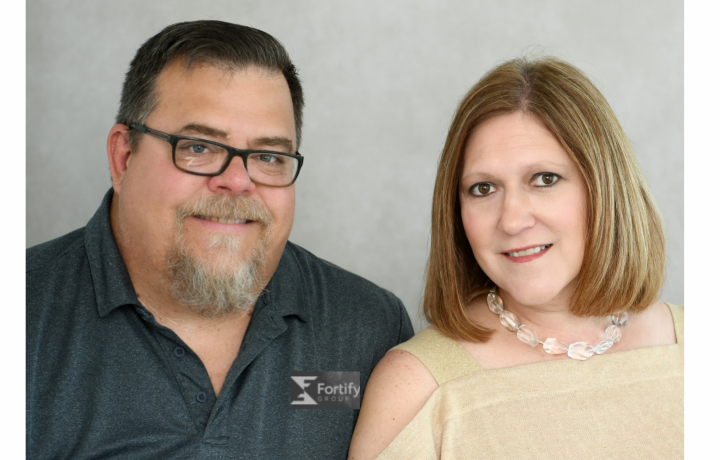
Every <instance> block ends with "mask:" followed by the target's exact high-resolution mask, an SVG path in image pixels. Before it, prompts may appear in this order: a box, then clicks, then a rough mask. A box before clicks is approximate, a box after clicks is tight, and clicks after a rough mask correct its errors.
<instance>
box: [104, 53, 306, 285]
mask: <svg viewBox="0 0 720 460" xmlns="http://www.w3.org/2000/svg"><path fill="white" fill-rule="evenodd" d="M156 95H157V105H156V107H155V109H154V111H153V112H152V114H151V115H150V116H149V117H148V119H147V121H146V123H145V125H146V126H147V127H149V128H152V129H156V130H158V131H162V132H165V133H169V134H174V135H180V136H190V137H198V138H203V139H207V140H212V141H216V142H220V143H223V144H225V145H229V146H232V147H235V148H239V149H261V150H274V151H279V152H285V153H293V152H294V149H295V147H296V139H295V124H294V118H293V107H292V100H291V97H290V91H289V89H288V86H287V83H286V82H285V79H284V78H283V76H282V75H281V74H280V73H277V72H275V73H273V72H268V71H265V70H261V69H257V68H252V67H251V68H249V69H246V70H243V71H235V72H228V71H225V70H221V69H218V68H216V67H212V66H199V67H195V68H194V69H192V70H187V69H186V68H185V67H184V66H183V65H182V64H181V63H179V62H176V63H173V64H171V65H170V66H169V67H168V68H167V69H165V70H164V71H163V72H162V74H161V75H160V76H159V78H158V80H157V83H156ZM115 191H116V193H117V194H118V195H119V206H118V214H119V215H120V216H121V220H122V228H123V229H124V231H125V232H126V236H127V240H128V241H131V244H134V245H136V246H137V248H140V249H141V254H143V257H145V256H147V257H146V259H147V260H146V263H148V264H151V265H152V268H155V269H161V270H165V269H166V268H167V264H168V257H169V255H171V254H172V252H173V251H175V252H177V249H178V248H177V245H178V244H179V243H182V248H183V251H184V252H185V255H186V256H187V257H189V258H190V259H192V260H193V261H194V262H196V263H199V264H201V265H202V266H203V267H204V268H205V269H206V270H207V271H209V272H211V273H216V274H222V272H228V274H229V273H231V272H233V271H236V270H237V269H238V267H240V266H242V264H243V263H247V262H248V261H249V260H251V259H252V258H253V257H257V255H258V251H260V252H264V253H265V256H266V258H265V259H266V263H265V264H264V265H265V266H264V267H262V266H261V267H260V269H261V270H260V271H261V273H260V278H261V279H262V280H263V282H267V281H268V280H269V277H270V276H272V272H274V270H275V268H276V267H277V264H278V262H279V260H280V257H281V255H282V252H283V249H284V247H285V243H286V242H287V239H288V237H289V235H290V230H291V228H292V222H293V215H294V209H295V187H294V186H290V187H283V188H274V187H268V186H264V185H257V184H254V183H253V182H252V181H251V180H250V178H249V176H248V174H247V171H246V170H245V168H244V166H243V162H242V159H241V158H239V157H235V158H233V160H232V162H231V164H230V165H229V166H228V168H227V169H226V170H225V171H224V172H223V173H222V174H221V175H219V176H215V177H204V176H194V175H191V174H188V173H185V172H182V171H180V170H179V169H177V168H176V167H175V166H174V165H173V163H172V148H171V146H170V144H169V143H168V142H166V141H164V140H162V139H158V138H155V137H152V136H149V135H143V136H142V138H141V141H140V144H139V146H138V148H137V150H136V151H134V152H133V153H131V154H130V156H129V159H128V161H127V170H126V172H125V174H124V176H123V178H122V180H121V181H115ZM208 203H213V205H214V206H203V204H208ZM198 204H200V206H198ZM248 204H250V205H256V206H248ZM249 208H255V209H256V212H255V213H250V214H249V215H248V216H244V215H243V212H244V211H243V210H244V209H249ZM188 209H189V210H190V211H189V212H188ZM193 209H194V210H195V211H193ZM231 209H236V210H238V209H239V211H237V212H238V213H239V214H240V215H241V216H238V214H235V215H234V216H232V215H230V214H228V213H229V212H230V210H231ZM198 210H199V212H198ZM263 214H264V215H265V216H264V217H263ZM233 217H234V218H233ZM238 217H245V218H247V219H249V221H248V222H239V221H238V220H237V218H238ZM263 250H264V251H263ZM136 252H137V251H136ZM261 265H262V264H261Z"/></svg>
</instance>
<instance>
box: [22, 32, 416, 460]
mask: <svg viewBox="0 0 720 460" xmlns="http://www.w3.org/2000/svg"><path fill="white" fill-rule="evenodd" d="M302 107H303V95H302V88H301V86H300V81H299V79H298V76H297V73H296V71H295V67H294V66H293V64H292V62H291V61H290V59H289V57H288V56H287V53H286V51H285V50H284V48H283V47H282V45H281V44H280V43H279V42H277V41H276V40H275V39H274V38H273V37H271V36H270V35H268V34H266V33H264V32H262V31H259V30H256V29H252V28H249V27H243V26H238V25H234V24H228V23H224V22H219V21H197V22H187V23H180V24H175V25H172V26H169V27H167V28H166V29H164V30H163V31H161V32H160V33H159V34H157V35H156V36H154V37H152V38H151V39H150V40H148V41H147V42H146V43H145V44H144V45H143V46H142V47H141V48H140V49H139V50H138V52H137V54H136V56H135V58H134V59H133V61H132V63H131V64H130V70H129V71H128V73H127V76H126V79H125V83H124V86H123V92H122V99H121V104H120V110H119V113H118V116H117V124H116V125H115V126H113V128H112V129H111V130H110V134H109V136H108V142H107V153H108V160H109V163H110V171H111V175H112V189H111V190H109V191H108V193H107V194H106V196H105V198H104V200H103V202H102V204H101V206H100V208H99V209H98V211H97V213H96V214H95V216H94V217H93V218H92V219H91V220H90V221H89V222H88V224H87V226H86V227H85V228H82V229H79V230H76V231H74V232H72V233H69V234H67V235H65V236H62V237H60V238H58V239H56V240H53V241H50V242H47V243H44V244H41V245H39V246H35V247H33V248H30V249H28V252H27V452H28V458H34V459H37V458H91V457H92V458H153V459H159V458H163V459H165V458H192V459H195V458H345V456H346V455H347V450H348V446H349V443H350V437H351V435H352V430H353V426H354V423H355V420H356V418H357V413H358V411H357V410H353V409H347V408H344V409H343V408H336V409H334V410H329V409H313V408H312V407H313V404H315V405H318V403H317V400H320V401H322V399H321V397H320V398H319V397H318V396H317V395H318V394H320V392H322V391H324V392H325V395H330V394H332V395H333V396H332V397H330V396H326V398H327V399H326V401H330V400H331V399H332V401H330V402H328V403H327V404H330V405H332V404H333V403H334V401H335V398H336V397H337V398H338V400H340V399H343V400H348V401H349V398H350V397H351V396H352V397H355V396H356V394H357V393H358V391H357V390H355V388H356V387H358V386H359V388H360V389H364V386H365V382H366V381H367V378H368V376H369V374H370V372H371V370H372V368H373V367H374V366H375V364H376V363H377V362H378V361H379V360H380V358H381V357H382V356H383V355H384V353H385V352H386V351H387V350H388V349H389V348H391V347H393V346H394V345H396V344H397V343H399V342H403V341H405V340H407V339H408V338H410V336H412V326H411V324H410V321H409V318H408V316H407V312H406V311H405V309H404V307H403V305H402V303H401V302H400V301H399V300H398V299H397V298H396V297H395V296H393V295H392V294H391V293H389V292H387V291H385V290H383V289H380V288H378V287H377V286H375V285H373V284H371V283H370V282H368V281H366V280H363V279H361V278H359V277H357V276H355V275H352V274H350V273H348V272H346V271H344V270H342V269H339V268H338V267H336V266H334V265H332V264H330V263H328V262H325V261H323V260H320V259H318V258H316V257H315V256H313V255H312V254H310V253H308V252H307V251H305V250H304V249H302V248H300V247H298V246H296V245H293V244H292V243H290V242H288V236H289V235H290V230H291V227H292V222H293V214H294V203H295V190H294V186H293V183H294V181H295V180H296V178H297V176H298V174H299V172H300V168H301V166H302V161H303V159H302V157H301V156H300V154H299V153H298V152H297V149H298V145H299V143H300V131H301V124H302ZM338 161H339V160H338ZM313 371H316V372H324V371H335V372H337V371H342V372H344V373H335V374H332V376H334V377H333V378H336V377H337V378H336V379H335V380H334V381H323V382H324V383H323V382H321V383H317V382H320V381H321V380H323V378H326V377H327V376H325V377H323V376H320V377H318V375H311V374H312V372H313ZM297 372H308V373H309V374H308V375H305V376H297V375H293V378H292V379H291V373H297ZM352 372H359V380H358V381H353V380H352V375H353V374H352ZM328 375H331V374H328ZM327 378H329V377H327ZM338 379H339V380H338ZM343 379H345V380H343ZM348 379H349V380H348ZM331 380H332V379H331ZM333 382H335V383H336V384H333ZM311 384H315V390H317V388H320V390H317V391H316V393H315V394H316V396H314V397H313V396H312V394H310V392H309V391H310V390H309V388H310V385H311ZM348 394H350V395H351V396H348ZM341 395H342V397H341ZM358 397H359V396H358ZM291 400H292V401H293V404H295V406H293V405H292V404H291ZM358 402H359V401H358ZM297 405H304V406H303V407H308V409H305V410H301V409H296V408H294V407H300V406H297ZM321 406H322V404H319V405H318V407H321ZM328 407H330V406H328ZM333 407H334V406H333ZM353 407H356V408H359V406H353Z"/></svg>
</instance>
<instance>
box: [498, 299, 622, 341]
mask: <svg viewBox="0 0 720 460" xmlns="http://www.w3.org/2000/svg"><path fill="white" fill-rule="evenodd" d="M498 296H499V297H500V298H501V299H502V300H503V305H504V309H505V310H507V311H509V312H512V313H514V314H515V315H517V317H518V319H519V320H520V323H522V324H525V325H526V326H529V327H530V328H532V329H533V330H535V332H536V333H537V335H538V338H539V339H540V340H544V339H545V338H546V337H554V338H556V339H558V340H560V341H562V342H565V343H572V342H577V341H584V342H593V343H594V341H595V340H597V339H598V338H601V337H602V336H603V335H604V332H605V328H606V327H607V326H609V325H610V324H611V323H610V320H609V318H608V317H586V318H582V317H579V316H576V315H575V314H573V313H572V312H571V311H570V297H571V296H572V291H570V292H565V290H564V291H561V292H560V293H559V294H558V295H557V296H556V297H554V298H553V299H551V300H550V301H547V302H544V303H540V304H530V305H528V304H523V303H521V302H518V301H517V300H516V299H515V298H514V297H513V296H512V295H511V294H510V293H509V292H508V291H505V290H503V289H500V288H499V289H498ZM498 322H499V319H498ZM568 341H569V342H568Z"/></svg>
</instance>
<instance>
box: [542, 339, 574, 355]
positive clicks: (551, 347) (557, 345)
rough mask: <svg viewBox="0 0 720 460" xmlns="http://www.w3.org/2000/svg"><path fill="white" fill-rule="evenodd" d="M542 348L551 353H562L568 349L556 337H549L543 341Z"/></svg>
mask: <svg viewBox="0 0 720 460" xmlns="http://www.w3.org/2000/svg"><path fill="white" fill-rule="evenodd" d="M543 350H545V352H546V353H548V354H551V355H564V354H565V353H567V351H568V346H567V344H566V343H563V342H561V341H559V340H558V339H554V338H550V339H545V342H543Z"/></svg>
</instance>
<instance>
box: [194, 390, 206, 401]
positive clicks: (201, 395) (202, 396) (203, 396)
mask: <svg viewBox="0 0 720 460" xmlns="http://www.w3.org/2000/svg"><path fill="white" fill-rule="evenodd" d="M195 398H196V399H197V400H198V402H201V403H204V402H205V401H207V395H206V394H205V392H203V391H201V392H199V393H198V394H197V395H195Z"/></svg>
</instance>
